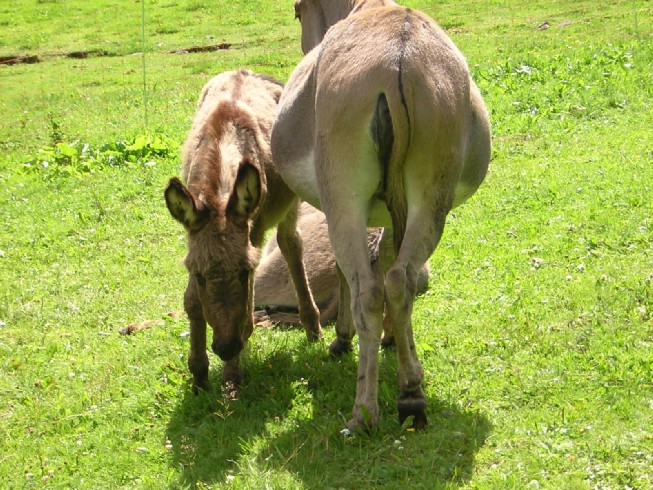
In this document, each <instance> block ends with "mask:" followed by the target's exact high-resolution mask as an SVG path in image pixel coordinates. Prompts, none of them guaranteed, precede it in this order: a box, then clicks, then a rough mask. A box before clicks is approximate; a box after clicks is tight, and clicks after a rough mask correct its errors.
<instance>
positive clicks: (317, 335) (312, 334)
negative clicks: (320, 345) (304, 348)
mask: <svg viewBox="0 0 653 490" xmlns="http://www.w3.org/2000/svg"><path fill="white" fill-rule="evenodd" d="M306 338H307V339H308V341H309V342H319V341H320V340H322V339H323V338H324V335H322V329H321V328H320V327H317V329H306Z"/></svg>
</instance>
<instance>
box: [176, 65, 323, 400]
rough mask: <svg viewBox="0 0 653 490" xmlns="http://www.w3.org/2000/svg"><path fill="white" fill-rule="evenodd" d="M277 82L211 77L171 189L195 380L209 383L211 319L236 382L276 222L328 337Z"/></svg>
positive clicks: (198, 384)
mask: <svg viewBox="0 0 653 490" xmlns="http://www.w3.org/2000/svg"><path fill="white" fill-rule="evenodd" d="M281 90H282V86H281V84H280V83H279V82H276V81H273V80H271V79H269V78H267V77H263V76H260V75H256V74H254V73H252V72H250V71H248V70H240V71H235V72H227V73H223V74H221V75H218V76H216V77H214V78H213V79H211V80H210V81H209V82H208V83H207V85H206V86H205V87H204V89H203V90H202V93H201V95H200V99H199V103H198V108H197V112H196V115H195V119H194V121H193V124H192V126H191V129H190V132H189V134H188V137H187V138H186V141H185V143H184V148H183V166H182V177H183V179H184V181H185V182H186V184H185V185H184V184H183V183H182V182H181V181H180V180H178V179H176V178H173V179H171V180H170V183H169V184H168V187H167V188H166V191H165V199H166V204H167V206H168V209H169V211H170V213H171V214H172V216H173V217H174V218H175V219H176V220H177V221H179V222H180V223H181V224H182V225H183V226H184V227H185V228H186V231H187V236H188V255H187V256H186V259H185V265H186V268H187V269H188V286H187V288H186V292H185V294H184V309H185V310H186V313H187V314H188V317H189V320H190V332H191V335H190V355H189V358H188V366H189V368H190V371H191V373H192V374H193V386H194V387H195V388H204V387H206V386H207V382H208V370H209V361H208V356H207V355H206V324H207V322H208V324H209V325H210V326H211V328H212V330H213V341H212V343H211V347H212V349H213V351H214V352H215V353H216V354H217V355H218V356H219V357H220V358H221V359H222V360H223V361H224V362H225V367H224V372H223V379H224V381H226V382H230V383H232V384H234V385H237V384H238V383H239V382H240V380H241V377H242V374H241V369H240V353H241V351H242V349H243V347H244V346H245V344H246V343H247V340H248V339H249V337H250V335H251V334H252V331H253V285H254V270H255V268H256V266H257V263H258V257H259V254H260V248H261V246H262V244H263V239H264V234H265V232H266V231H267V230H268V229H270V228H272V227H274V226H277V233H278V242H279V248H280V250H281V252H282V254H283V256H284V258H285V260H286V262H287V263H288V269H289V271H290V275H291V277H292V280H293V283H294V285H295V289H296V291H297V297H298V300H299V310H300V317H301V320H302V323H303V324H304V326H305V328H306V334H307V336H308V338H309V340H316V339H319V338H321V336H322V332H321V329H320V323H319V310H318V309H317V306H316V305H315V303H314V301H313V298H312V296H311V292H310V289H309V286H308V281H307V278H306V272H305V270H304V266H303V262H302V243H301V237H300V235H299V233H298V232H297V229H296V226H297V213H298V206H299V200H298V198H297V196H296V195H295V194H294V193H293V192H292V191H290V189H289V188H288V187H287V186H286V184H285V183H284V182H283V180H282V179H281V177H280V176H279V175H278V173H277V170H276V167H275V165H274V163H273V161H272V157H271V151H270V132H271V129H272V124H273V121H274V117H275V114H276V109H277V102H278V100H279V97H280V95H281Z"/></svg>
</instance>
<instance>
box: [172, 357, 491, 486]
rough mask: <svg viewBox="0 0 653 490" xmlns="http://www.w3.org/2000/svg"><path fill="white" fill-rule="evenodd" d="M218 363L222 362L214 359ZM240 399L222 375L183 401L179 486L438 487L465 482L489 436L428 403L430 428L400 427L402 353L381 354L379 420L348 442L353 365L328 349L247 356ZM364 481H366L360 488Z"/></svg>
mask: <svg viewBox="0 0 653 490" xmlns="http://www.w3.org/2000/svg"><path fill="white" fill-rule="evenodd" d="M211 362H212V363H213V364H214V365H217V363H218V360H217V358H215V357H212V358H211ZM242 364H243V371H244V374H245V383H244V385H243V387H242V388H241V391H240V393H239V396H238V399H237V400H229V399H227V398H225V397H224V396H223V394H222V393H221V390H220V388H219V376H220V370H212V371H211V375H212V379H211V381H212V389H211V391H210V392H208V393H202V394H199V395H194V394H193V393H192V392H191V391H190V390H187V391H186V392H185V396H184V397H183V399H181V400H180V402H179V404H178V406H177V407H176V408H175V410H174V412H173V415H172V418H171V420H170V422H169V425H168V437H169V439H170V442H171V443H172V448H173V449H172V454H173V465H174V467H175V468H176V469H178V470H179V471H180V482H179V483H180V485H183V486H190V487H191V488H194V487H197V486H200V487H201V486H202V484H208V485H218V486H219V485H222V484H224V483H226V482H232V483H238V482H240V483H243V484H245V486H248V485H250V486H251V484H252V483H253V482H256V485H255V486H257V487H261V488H264V487H266V483H269V485H270V486H271V487H273V488H279V487H282V488H288V487H292V486H293V485H294V486H303V487H305V488H352V487H353V486H354V485H355V486H356V487H361V488H371V487H373V488H382V487H386V486H387V487H396V486H397V485H398V484H400V483H405V484H407V485H408V484H410V488H439V487H442V486H450V485H452V484H453V485H457V484H463V483H464V482H465V481H467V480H468V479H469V478H470V477H471V475H472V471H473V464H474V458H475V455H476V452H477V451H478V449H479V448H480V447H481V446H482V445H483V444H484V442H485V440H486V438H487V435H488V434H489V432H490V430H491V425H490V423H489V421H488V420H487V419H486V418H485V417H484V416H483V415H482V414H479V413H478V412H471V411H464V410H461V409H460V408H459V407H457V406H455V405H452V404H449V403H446V402H445V401H442V400H439V399H437V398H433V397H429V400H428V401H429V407H428V415H429V426H428V428H427V429H426V430H424V431H417V432H413V431H410V430H407V429H406V428H405V427H404V428H402V427H400V426H399V424H398V422H397V414H396V398H397V392H398V389H397V387H396V374H395V372H396V356H395V354H394V353H393V352H384V353H382V354H381V357H380V378H381V381H380V385H379V393H380V397H379V403H380V409H381V423H380V425H379V427H378V428H377V429H375V430H374V432H373V433H372V434H371V435H369V436H367V435H357V436H354V437H347V438H346V437H343V436H342V435H341V434H340V430H341V429H342V428H343V427H344V426H345V422H346V420H347V419H348V418H349V414H350V413H351V406H352V403H353V400H354V394H355V380H356V369H357V366H356V359H355V356H352V355H350V356H345V357H344V358H342V359H339V360H334V359H330V358H329V356H328V355H327V353H326V346H325V345H317V346H315V345H300V346H298V347H295V348H288V349H287V350H284V351H274V352H272V353H271V354H266V355H265V356H263V354H261V353H260V352H249V353H248V354H247V355H245V356H244V359H243V362H242ZM427 396H428V391H427ZM361 482H365V483H361Z"/></svg>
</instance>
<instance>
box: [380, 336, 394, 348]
mask: <svg viewBox="0 0 653 490" xmlns="http://www.w3.org/2000/svg"><path fill="white" fill-rule="evenodd" d="M381 347H383V348H384V349H392V348H393V347H395V336H394V335H385V334H384V335H383V338H382V339H381Z"/></svg>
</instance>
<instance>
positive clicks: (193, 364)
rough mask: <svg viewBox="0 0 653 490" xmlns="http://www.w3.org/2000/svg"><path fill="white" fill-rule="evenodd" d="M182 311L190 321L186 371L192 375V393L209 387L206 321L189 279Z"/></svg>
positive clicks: (193, 286) (191, 281)
mask: <svg viewBox="0 0 653 490" xmlns="http://www.w3.org/2000/svg"><path fill="white" fill-rule="evenodd" d="M184 309H185V310H186V314H187V315H188V319H189V320H190V353H189V355H188V369H190V372H191V374H192V375H193V391H194V392H195V393H197V391H198V390H206V389H208V387H209V356H208V355H207V354H206V320H205V319H204V313H203V312H202V304H201V303H200V301H199V298H198V297H197V293H196V291H195V285H194V283H193V280H192V279H190V278H189V281H188V287H187V288H186V292H185V293H184Z"/></svg>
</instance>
